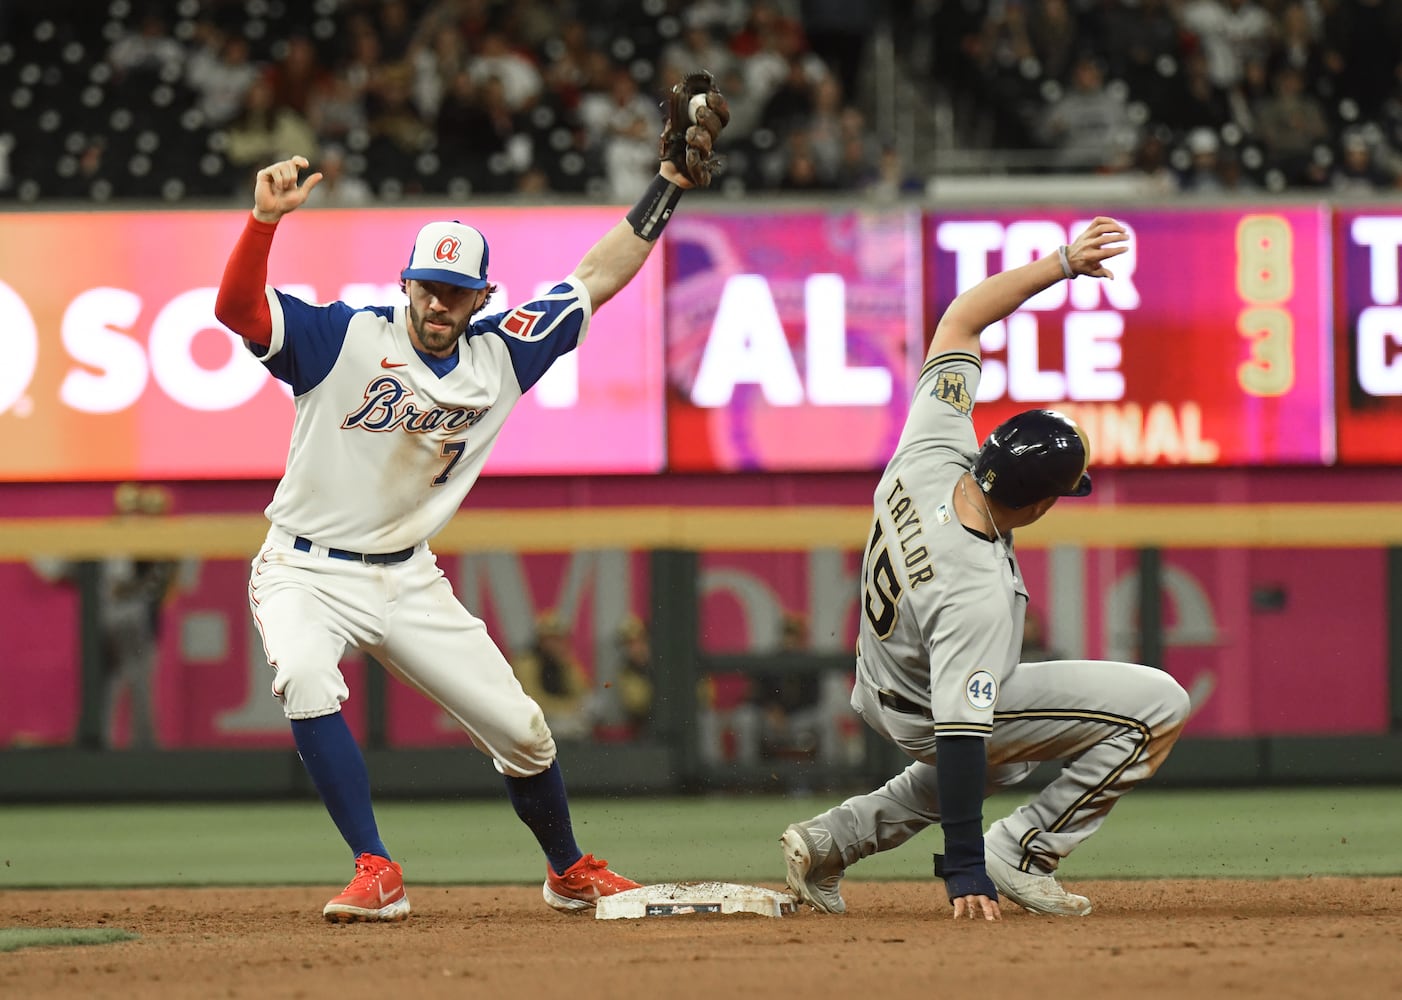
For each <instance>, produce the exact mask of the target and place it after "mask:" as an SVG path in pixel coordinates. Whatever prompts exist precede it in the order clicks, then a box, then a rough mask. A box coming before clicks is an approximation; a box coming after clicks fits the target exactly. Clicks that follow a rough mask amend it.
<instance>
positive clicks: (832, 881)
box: [779, 822, 847, 913]
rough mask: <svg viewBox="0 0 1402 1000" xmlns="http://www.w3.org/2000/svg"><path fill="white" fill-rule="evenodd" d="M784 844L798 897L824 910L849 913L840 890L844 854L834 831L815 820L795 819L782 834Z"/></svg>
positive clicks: (785, 858)
mask: <svg viewBox="0 0 1402 1000" xmlns="http://www.w3.org/2000/svg"><path fill="white" fill-rule="evenodd" d="M779 843H780V844H782V845H783V848H784V866H785V867H786V868H787V869H788V883H789V888H790V889H792V890H793V891H794V892H795V893H796V894H797V895H798V898H799V899H801V900H803V901H804V902H805V903H807V904H808V905H809V906H811V907H813V909H815V910H821V911H822V912H824V913H846V912H847V904H846V903H844V902H843V901H842V894H841V893H840V892H838V891H837V887H838V885H839V884H840V883H841V882H842V874H843V866H842V856H841V854H840V853H839V852H838V851H837V849H836V847H835V846H834V845H833V842H832V834H830V833H828V831H826V830H824V829H823V828H822V827H821V826H818V825H817V824H816V823H812V822H805V823H794V824H793V825H791V826H790V827H789V828H788V829H787V830H785V831H784V835H783V836H782V837H780V838H779Z"/></svg>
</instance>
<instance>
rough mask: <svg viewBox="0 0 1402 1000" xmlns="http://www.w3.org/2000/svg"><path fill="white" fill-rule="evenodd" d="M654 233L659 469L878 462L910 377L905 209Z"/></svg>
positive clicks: (911, 232) (915, 334)
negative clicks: (662, 439) (661, 353)
mask: <svg viewBox="0 0 1402 1000" xmlns="http://www.w3.org/2000/svg"><path fill="white" fill-rule="evenodd" d="M666 238H667V301H666V322H667V440H668V465H669V467H670V468H671V469H674V470H678V471H730V470H756V471H759V470H764V471H778V470H809V471H826V470H850V469H877V468H880V467H881V466H882V465H884V464H885V462H886V460H887V459H888V458H889V457H890V454H891V451H892V450H893V449H894V447H895V444H896V440H897V439H898V438H899V436H900V432H901V427H902V425H903V423H904V421H905V413H906V409H907V407H908V405H909V403H910V393H911V391H912V389H913V387H914V381H913V379H914V377H915V375H916V374H917V373H918V372H919V370H920V364H919V353H920V351H921V343H920V341H921V338H920V309H921V301H920V291H919V282H920V271H921V269H920V228H919V215H918V213H915V212H880V213H878V212H857V211H844V212H839V211H834V212H768V213H765V214H763V215H755V214H747V215H734V216H731V215H718V214H704V215H703V214H700V213H696V214H688V215H686V216H679V217H677V218H676V219H674V220H672V222H671V223H670V225H669V226H668V229H667V237H666Z"/></svg>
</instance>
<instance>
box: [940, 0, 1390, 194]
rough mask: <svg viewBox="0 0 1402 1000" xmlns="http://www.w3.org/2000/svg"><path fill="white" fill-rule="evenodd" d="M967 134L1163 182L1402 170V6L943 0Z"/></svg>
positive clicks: (1359, 185)
mask: <svg viewBox="0 0 1402 1000" xmlns="http://www.w3.org/2000/svg"><path fill="white" fill-rule="evenodd" d="M933 6H934V8H935V19H936V22H937V23H936V24H935V27H934V30H933V34H932V40H933V44H932V47H931V51H930V53H929V56H928V65H929V67H930V70H931V72H932V73H933V74H934V75H935V77H936V78H937V79H938V80H939V81H940V83H941V84H942V86H943V88H944V89H945V91H946V93H947V94H948V95H949V97H950V101H951V106H952V108H953V117H954V119H955V121H956V133H957V135H958V136H959V139H958V141H959V142H960V143H963V144H967V145H969V146H973V147H981V148H985V149H1019V150H1040V151H1042V152H1044V153H1045V154H1046V155H1045V157H1044V158H1042V159H1040V160H1037V159H1035V158H1034V160H1033V162H1038V163H1041V164H1043V165H1044V168H1045V169H1056V170H1061V171H1074V172H1081V171H1090V172H1096V173H1121V172H1140V173H1143V174H1145V175H1147V176H1148V177H1149V178H1151V179H1152V180H1153V181H1154V182H1155V184H1156V185H1157V186H1158V187H1159V188H1160V189H1161V190H1163V191H1164V192H1169V191H1180V190H1181V191H1193V192H1205V193H1215V192H1242V191H1252V190H1269V191H1280V190H1285V189H1294V188H1305V189H1320V190H1323V191H1327V192H1337V193H1343V194H1347V193H1350V192H1368V191H1377V190H1381V189H1389V188H1393V187H1396V186H1397V184H1398V178H1399V175H1402V170H1399V167H1402V161H1399V156H1400V155H1402V0H933Z"/></svg>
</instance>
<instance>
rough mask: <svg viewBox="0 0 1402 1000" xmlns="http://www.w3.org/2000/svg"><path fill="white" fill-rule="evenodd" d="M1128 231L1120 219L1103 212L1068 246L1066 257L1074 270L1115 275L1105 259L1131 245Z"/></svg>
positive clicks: (1102, 275)
mask: <svg viewBox="0 0 1402 1000" xmlns="http://www.w3.org/2000/svg"><path fill="white" fill-rule="evenodd" d="M1128 241H1129V233H1127V232H1125V228H1124V226H1123V225H1122V224H1120V223H1119V222H1116V221H1115V220H1114V219H1111V218H1109V217H1107V216H1104V215H1098V216H1096V217H1095V218H1094V219H1093V220H1092V221H1091V224H1090V225H1089V226H1087V227H1086V228H1085V231H1084V232H1083V233H1081V235H1079V236H1077V237H1076V240H1075V242H1073V243H1072V244H1071V245H1070V246H1068V247H1067V248H1066V259H1067V261H1068V262H1069V263H1070V265H1071V271H1072V273H1073V274H1088V275H1090V276H1091V277H1092V278H1114V277H1115V276H1114V274H1112V273H1111V272H1110V269H1109V268H1108V267H1106V266H1105V261H1107V260H1109V259H1110V258H1111V257H1118V256H1119V255H1120V254H1122V253H1124V252H1125V251H1127V250H1128V249H1129V245H1128Z"/></svg>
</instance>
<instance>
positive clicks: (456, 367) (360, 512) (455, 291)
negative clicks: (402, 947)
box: [215, 77, 720, 921]
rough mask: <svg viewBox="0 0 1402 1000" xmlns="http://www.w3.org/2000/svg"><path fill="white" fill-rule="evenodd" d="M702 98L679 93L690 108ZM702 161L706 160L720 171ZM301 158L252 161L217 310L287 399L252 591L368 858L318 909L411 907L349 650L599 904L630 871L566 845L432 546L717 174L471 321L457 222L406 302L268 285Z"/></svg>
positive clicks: (336, 916)
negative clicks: (549, 280) (384, 676)
mask: <svg viewBox="0 0 1402 1000" xmlns="http://www.w3.org/2000/svg"><path fill="white" fill-rule="evenodd" d="M706 79H707V81H709V77H707V78H706ZM691 96H692V95H691V94H690V92H684V93H683V92H679V94H678V98H677V99H678V101H680V103H681V107H683V108H685V107H687V103H686V102H687V101H688V100H689V99H690V98H691ZM718 99H719V94H718V92H717V94H716V98H708V97H707V96H705V95H702V97H701V98H700V101H701V102H705V101H707V100H713V101H718ZM702 119H705V120H707V121H708V122H709V124H711V125H714V128H713V129H702V131H704V132H706V138H705V140H704V145H705V147H706V148H705V153H706V157H709V156H710V141H711V140H712V139H714V137H715V134H717V133H718V132H719V129H720V124H719V119H717V118H715V116H714V115H711V116H710V117H709V118H708V113H706V112H703V113H702V114H701V116H700V118H699V119H698V118H697V117H695V112H694V110H693V118H692V120H693V121H698V120H702ZM698 128H700V126H692V127H691V130H692V132H693V133H694V132H695V131H696V130H697V129H698ZM691 142H692V139H690V138H683V137H678V139H677V142H676V144H675V146H674V147H673V148H672V150H671V153H673V154H674V155H675V157H677V158H680V159H681V161H682V163H683V165H685V164H686V154H687V150H688V148H690V144H691ZM666 154H667V150H665V149H664V156H665V155H666ZM693 158H694V159H696V160H697V162H698V163H700V164H702V168H704V169H709V165H713V164H714V160H708V159H706V158H702V157H696V156H695V155H694V152H693ZM708 164H709V165H708ZM308 167H309V163H308V161H307V160H306V159H304V158H303V157H300V156H295V157H292V158H291V159H288V160H283V161H282V162H279V163H274V164H272V165H271V166H269V167H266V168H264V169H263V170H260V171H259V172H258V175H257V179H256V181H255V184H254V208H253V213H252V216H251V217H250V218H249V220H248V222H247V224H246V227H245V229H244V232H243V234H242V236H241V237H240V238H239V241H238V243H237V245H236V246H235V248H234V251H233V253H232V255H231V257H230V259H229V263H228V265H227V267H226V270H225V273H224V277H223V280H222V282H221V285H220V289H219V297H218V300H217V303H216V307H215V311H216V315H217V317H218V318H219V320H220V321H221V322H222V323H224V324H225V325H226V326H227V327H228V328H229V329H230V330H232V331H234V332H235V333H237V334H239V335H240V336H242V337H243V338H244V341H245V343H246V344H247V346H248V348H249V350H251V351H252V352H253V354H254V355H255V356H256V357H257V358H258V359H259V360H260V361H262V362H263V364H264V365H266V366H267V368H268V370H269V371H270V372H272V373H273V374H274V375H275V376H277V377H278V378H279V379H282V380H283V381H284V382H286V383H287V384H288V385H289V386H291V388H292V390H293V393H294V397H295V400H296V417H295V421H294V423H293V429H292V442H291V447H290V449H289V451H288V457H287V469H286V472H285V474H284V475H283V478H282V480H281V482H280V483H279V484H278V487H277V491H276V493H275V494H274V496H273V500H272V503H271V504H269V505H268V508H267V511H266V513H267V517H268V520H269V521H270V522H271V526H270V528H269V530H268V535H267V539H266V541H265V542H264V544H263V547H262V549H261V550H260V551H259V552H258V555H257V557H256V558H255V559H254V560H253V568H252V575H251V578H250V580H249V588H248V597H249V604H250V606H251V608H252V611H253V617H254V619H255V621H256V623H257V626H258V629H259V631H260V632H261V634H262V637H263V644H264V648H265V651H266V653H267V658H268V663H269V664H270V665H271V666H272V667H273V670H274V675H273V683H272V689H273V694H274V695H275V696H276V697H277V698H278V699H280V700H281V702H282V705H283V709H284V711H285V713H286V715H287V718H288V719H289V720H291V725H292V732H293V736H294V739H295V742H296V745H297V750H298V752H299V754H300V755H301V758H302V761H303V763H304V764H305V766H306V768H307V771H308V773H309V774H310V776H311V778H312V781H313V784H314V785H315V786H316V789H317V791H318V792H319V793H320V795H321V798H322V801H323V802H324V803H325V805H326V808H327V810H328V811H329V812H330V814H331V818H332V819H333V820H334V821H335V823H336V826H337V828H338V829H339V830H340V832H341V835H342V836H343V837H344V838H345V841H346V843H347V844H348V845H349V847H350V849H351V854H352V856H353V857H354V859H355V876H354V878H353V879H352V880H351V882H350V884H349V885H347V887H346V889H345V891H344V892H342V893H341V894H340V895H338V896H336V897H335V898H333V899H332V900H331V901H330V902H328V903H327V904H326V907H325V909H324V911H323V913H324V915H325V917H326V918H327V919H328V920H332V921H351V920H369V921H391V920H402V919H404V918H405V917H407V916H408V915H409V900H408V897H407V895H406V894H405V890H404V879H403V872H402V869H401V868H400V865H399V864H398V863H396V862H394V861H393V860H392V859H391V857H390V853H389V851H388V850H387V849H386V847H385V844H384V842H383V841H382V840H381V838H380V834H379V831H378V827H377V825H376V822H375V816H374V810H373V807H372V804H371V796H370V782H369V777H368V774H367V771H366V766H365V761H364V758H363V757H362V755H361V752H360V749H359V747H358V746H357V745H356V742H355V740H354V738H353V737H352V735H351V732H350V730H349V728H348V727H347V726H346V723H345V721H344V719H343V717H342V715H341V704H342V703H343V702H344V701H345V700H346V699H347V698H348V697H349V694H350V693H349V691H348V689H347V686H346V682H345V679H344V678H343V677H342V675H341V672H340V670H339V668H338V663H339V661H340V659H341V657H342V655H343V654H344V653H345V652H346V650H347V648H355V649H358V650H361V651H364V652H366V653H368V654H370V655H371V656H373V657H374V658H375V659H376V660H377V661H378V662H379V663H381V664H383V665H384V666H385V668H386V669H387V670H388V671H389V672H390V673H391V674H392V675H393V676H395V677H396V678H398V679H399V680H400V681H402V682H404V683H405V684H407V685H408V686H410V687H412V688H414V689H416V690H418V691H420V692H422V693H423V694H425V695H427V696H428V697H429V698H431V699H432V700H433V701H434V702H435V703H436V704H438V705H439V706H441V707H442V708H443V709H444V710H445V711H446V712H448V713H449V714H450V715H451V716H452V717H453V718H454V719H455V720H457V722H458V723H459V724H460V725H461V726H462V727H463V729H464V730H465V731H466V732H467V734H468V736H469V737H470V738H471V740H472V743H473V744H474V745H475V746H476V747H477V748H478V749H479V750H481V751H482V752H484V753H486V754H488V755H490V756H491V758H492V760H493V762H494V763H495V765H496V768H497V770H498V771H500V772H501V774H502V775H503V776H504V777H505V780H506V787H507V791H508V795H509V797H510V799H511V803H512V805H513V806H514V808H515V810H516V812H517V815H519V816H520V818H521V819H522V821H523V822H524V823H525V824H526V825H527V827H529V828H530V830H531V832H532V833H533V834H534V835H535V837H536V839H537V841H539V843H540V846H541V849H542V851H543V852H544V853H545V856H546V861H547V871H546V879H545V883H544V887H543V893H544V897H545V901H546V902H547V903H549V904H550V905H551V906H553V907H555V908H556V909H558V910H562V911H577V910H584V909H588V908H591V907H593V906H594V904H595V901H596V900H597V899H598V898H599V897H601V896H604V895H610V894H613V893H616V892H620V891H623V890H626V889H632V888H637V887H638V883H636V882H633V881H631V880H629V879H626V878H624V877H622V876H621V875H618V874H615V873H614V872H612V871H610V870H609V868H608V866H607V862H605V861H603V860H600V859H596V858H595V857H594V856H593V855H591V854H584V853H583V852H582V851H581V850H580V848H579V847H578V845H577V844H576V843H575V838H574V834H573V832H572V826H571V821H570V812H569V804H568V801H567V798H566V794H565V786H564V781H563V779H562V777H561V773H560V766H559V764H558V763H557V761H556V759H555V741H554V739H553V738H552V736H551V733H550V729H549V728H548V727H547V725H546V723H545V719H544V716H543V715H542V714H541V710H540V708H539V706H538V705H537V704H536V703H535V702H534V701H533V700H532V699H531V698H530V697H529V696H527V695H526V694H525V692H524V691H523V690H522V688H521V685H520V684H519V683H518V682H517V680H516V677H515V675H514V674H513V673H512V671H511V667H510V665H509V664H508V662H507V660H506V658H505V657H504V656H503V655H502V653H501V652H500V651H499V650H498V648H497V646H496V644H495V643H494V642H493V641H492V639H491V637H490V636H489V635H488V634H487V631H486V629H485V627H484V626H483V623H482V622H481V620H479V619H478V618H476V617H475V616H474V615H473V614H471V613H470V612H469V611H468V610H467V609H466V608H464V607H463V606H462V605H461V604H460V603H459V602H458V600H457V598H456V597H455V596H454V594H453V592H452V588H451V586H450V585H449V583H448V580H447V579H446V577H444V575H443V573H442V572H441V571H440V570H439V568H438V565H437V562H436V560H435V557H434V554H433V552H432V551H431V550H430V549H429V546H428V539H429V538H431V537H432V536H433V535H434V534H435V533H436V532H438V531H439V530H440V529H441V528H442V527H443V526H444V525H445V524H446V523H447V522H448V520H449V519H450V518H451V517H452V516H453V515H454V514H455V513H457V511H458V508H459V506H460V505H461V504H462V502H463V499H464V498H465V497H466V496H467V493H468V491H469V489H471V487H472V484H473V482H474V481H475V480H476V479H477V476H478V474H479V473H480V472H481V471H482V467H483V464H484V463H485V462H486V460H487V455H488V453H489V452H490V450H491V448H492V444H493V443H494V442H495V441H496V438H497V435H498V434H499V433H500V431H501V428H502V425H503V422H504V421H505V420H506V416H507V414H508V413H510V412H511V408H512V407H513V406H514V405H515V403H516V402H517V400H519V399H520V398H521V395H522V394H523V393H524V392H526V390H528V389H529V388H530V387H531V386H532V385H533V384H535V382H536V381H537V380H538V379H539V378H540V377H541V375H542V374H543V373H544V372H545V370H546V369H547V368H548V367H549V366H550V364H551V363H552V362H553V361H554V360H555V359H556V358H558V357H559V356H561V355H562V354H565V353H566V352H568V351H571V350H573V349H574V348H575V347H577V346H578V345H579V344H580V343H581V342H582V341H583V340H584V337H585V334H586V333H587V332H588V330H589V322H590V318H591V317H592V316H593V314H594V312H595V310H597V309H598V308H599V307H600V306H602V305H603V304H604V303H605V302H607V301H608V300H609V298H610V297H612V296H613V295H614V294H615V293H617V292H618V291H619V290H620V289H621V288H623V286H624V285H626V284H627V283H628V282H629V281H630V280H631V279H632V278H633V276H634V275H635V274H637V272H638V271H639V270H640V269H641V267H642V265H643V262H644V261H645V260H646V259H647V257H648V255H649V253H650V252H651V250H652V247H653V246H654V241H655V240H656V238H657V236H658V235H659V234H660V233H661V231H662V229H663V227H664V226H665V224H666V221H667V219H668V218H669V217H670V215H671V212H672V209H673V208H674V207H675V205H676V203H677V201H678V199H679V198H680V195H681V193H682V192H683V191H684V190H685V189H686V188H689V187H692V186H693V184H694V183H695V182H696V178H697V177H698V176H700V177H704V179H705V180H709V177H708V175H701V174H697V173H695V172H687V171H684V170H682V169H679V168H678V167H677V165H676V163H675V162H673V161H672V160H668V159H663V161H662V162H661V166H660V170H659V173H658V175H657V177H656V178H655V179H654V181H653V183H652V185H651V186H650V187H649V188H648V190H647V193H646V194H644V196H643V198H642V200H641V201H639V203H638V205H636V206H635V207H634V208H633V210H632V211H630V212H629V213H628V215H627V218H626V219H624V220H620V222H619V223H618V224H617V225H616V226H615V227H614V228H613V229H611V230H610V231H609V232H608V233H606V234H605V235H604V236H603V238H602V239H600V240H599V242H598V243H596V244H595V245H594V247H593V248H592V249H591V250H589V252H588V253H586V254H585V255H584V257H583V259H582V260H581V261H580V262H579V265H578V266H577V267H576V268H575V269H574V273H573V274H570V275H568V276H566V277H564V278H562V279H560V281H559V282H557V283H556V284H555V285H554V286H553V287H552V288H551V289H550V290H549V291H548V292H547V293H546V294H544V295H542V296H541V297H539V298H537V299H535V300H533V301H531V302H527V303H524V304H522V305H518V306H516V307H515V308H513V309H511V310H509V311H507V312H503V313H499V314H497V315H493V316H487V317H483V318H476V314H477V313H478V311H479V310H481V309H482V308H483V306H484V305H485V303H486V302H487V299H488V298H489V297H490V295H491V294H492V292H493V291H494V290H495V287H496V286H494V285H493V284H491V282H490V280H489V278H488V263H489V253H488V245H487V240H486V239H485V237H484V236H483V234H482V233H480V232H478V231H477V230H476V229H474V228H472V227H471V226H468V225H464V224H462V223H460V222H446V221H444V222H431V223H429V224H428V225H426V226H424V227H423V228H422V229H421V230H420V231H419V233H418V236H417V237H416V239H415V240H414V243H413V247H412V252H411V254H410V256H409V261H408V265H407V266H406V267H405V268H404V270H403V272H402V274H401V279H402V283H403V288H404V291H405V292H406V294H407V296H408V302H407V304H403V305H388V306H380V307H373V308H363V309H357V308H353V307H351V306H349V305H346V304H345V303H343V302H334V303H331V304H330V305H312V304H309V303H306V302H302V301H300V300H298V299H296V298H294V297H293V296H291V295H288V294H286V293H284V292H280V291H277V290H276V289H274V288H270V287H267V271H268V253H269V250H270V248H271V245H272V240H273V234H274V232H275V230H276V228H277V226H278V224H279V222H280V220H281V219H282V218H283V216H285V215H287V214H288V213H289V212H292V211H294V210H295V209H296V208H298V207H299V206H300V205H301V204H302V203H303V202H304V201H305V200H306V197H307V195H308V193H309V192H310V191H311V190H312V188H314V187H315V186H316V184H317V183H318V182H319V181H320V180H321V176H322V175H321V174H319V173H313V174H311V175H310V176H308V177H306V178H305V180H303V181H301V182H300V183H299V180H298V177H299V172H300V171H302V170H304V169H306V168H308Z"/></svg>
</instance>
